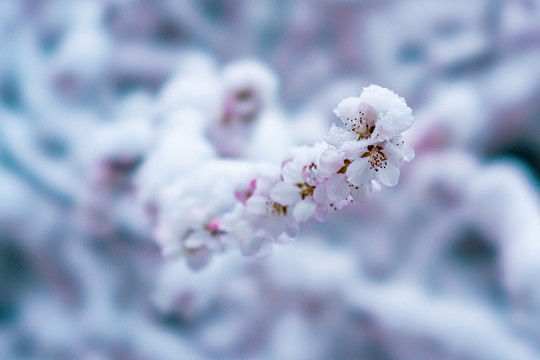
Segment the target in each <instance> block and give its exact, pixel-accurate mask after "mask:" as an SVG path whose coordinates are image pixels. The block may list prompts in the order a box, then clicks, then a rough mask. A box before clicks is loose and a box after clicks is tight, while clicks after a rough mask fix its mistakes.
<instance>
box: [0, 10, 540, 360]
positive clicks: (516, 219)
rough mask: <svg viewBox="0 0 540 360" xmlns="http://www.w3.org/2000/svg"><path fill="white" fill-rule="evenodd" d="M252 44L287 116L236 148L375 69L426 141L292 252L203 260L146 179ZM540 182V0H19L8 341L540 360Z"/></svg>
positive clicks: (122, 355)
mask: <svg viewBox="0 0 540 360" xmlns="http://www.w3.org/2000/svg"><path fill="white" fill-rule="evenodd" d="M243 58H250V59H256V60H258V61H260V62H262V63H263V64H265V65H266V66H267V67H268V68H269V69H270V71H272V72H274V73H275V76H276V77H277V79H278V80H279V87H278V91H277V95H276V98H275V99H274V100H275V101H274V102H273V103H272V104H273V105H272V107H273V109H274V110H273V113H274V114H278V115H275V116H273V117H270V118H276V119H277V120H275V121H276V122H278V123H279V124H280V126H281V127H278V128H279V129H281V130H280V131H277V132H267V133H265V134H266V135H268V136H267V137H269V139H267V141H268V142H267V143H262V142H261V143H259V142H258V141H255V144H254V145H253V144H252V145H250V146H251V148H252V149H254V150H253V151H251V152H249V154H243V155H242V154H240V155H238V154H236V155H235V156H236V157H240V158H250V159H252V160H266V161H274V158H273V157H275V156H276V154H281V153H282V152H283V151H285V150H286V147H288V146H292V145H299V144H312V143H314V142H316V141H320V140H322V139H323V137H324V134H325V133H326V132H327V130H328V128H329V127H330V125H331V124H332V122H334V121H335V120H336V118H335V116H334V115H333V114H332V110H333V108H334V107H335V106H336V105H337V103H338V102H339V101H340V100H341V99H343V98H345V97H348V96H358V95H359V94H360V92H361V90H362V88H363V87H364V86H367V85H369V84H371V83H374V84H378V85H381V86H384V87H388V88H390V89H392V90H394V91H395V92H397V93H398V94H399V95H401V96H403V97H404V98H405V99H406V100H407V103H408V105H409V106H410V107H411V108H412V109H413V114H414V115H415V116H416V122H415V124H414V125H413V128H411V129H410V130H409V131H408V132H407V134H406V139H407V140H408V141H409V142H410V143H411V145H412V146H413V147H414V148H415V150H416V158H415V159H414V160H413V161H412V162H411V163H408V164H406V165H405V166H404V167H403V168H402V175H401V179H400V183H399V184H398V185H397V186H396V187H395V188H391V189H389V188H385V189H383V190H382V191H381V192H379V193H376V194H374V196H373V198H372V199H371V200H370V201H368V202H367V203H365V204H353V205H351V206H350V207H348V208H346V209H344V210H343V211H341V212H338V213H335V214H332V215H331V216H329V218H328V219H327V220H326V221H325V222H324V223H322V224H319V223H307V224H305V226H304V227H303V229H302V232H301V235H300V237H299V238H298V240H297V241H295V242H294V243H291V244H287V245H286V246H276V248H275V249H274V250H275V251H274V253H273V254H272V256H271V257H270V258H268V259H266V260H260V259H251V258H244V257H242V256H241V255H240V254H237V252H234V251H233V252H230V253H227V254H223V255H220V256H218V257H216V258H215V259H214V260H213V261H212V262H211V263H210V265H209V266H208V267H206V268H205V269H203V270H201V271H196V272H194V271H192V270H190V269H189V268H188V267H186V264H185V262H184V261H183V260H181V259H180V260H175V259H166V258H164V257H162V255H161V254H160V249H159V247H158V246H157V245H156V244H155V243H154V241H153V239H152V231H151V226H150V225H149V221H148V220H147V219H146V218H145V217H144V216H143V215H141V213H143V211H140V212H139V211H138V209H139V207H140V206H139V205H140V201H139V197H138V196H139V193H138V191H139V190H140V188H139V187H138V185H137V184H139V182H138V180H137V179H138V178H139V177H140V176H141V175H140V174H141V171H140V167H141V164H143V165H142V166H144V162H145V161H146V160H145V159H146V156H147V154H148V153H149V151H151V149H152V148H153V147H154V148H155V147H156V144H159V143H160V140H159V139H160V136H161V135H162V134H163V133H167V131H169V130H168V128H166V127H165V128H164V125H163V122H160V120H159V119H161V118H163V116H164V114H166V113H168V112H170V108H171V106H172V107H175V106H177V105H178V104H180V103H182V102H183V101H187V100H185V99H189V101H190V102H191V103H197V104H199V103H204V102H205V100H207V98H210V97H211V96H212V92H213V91H214V90H213V89H214V88H217V87H219V86H220V85H219V84H218V82H219V80H216V79H217V78H215V77H213V76H214V75H209V74H214V73H219V72H220V71H221V70H220V69H222V68H223V67H225V66H227V64H229V63H230V62H234V61H237V60H240V59H243ZM186 79H189V81H187V80H186ZM184 80H185V81H184ZM175 84H180V85H175ZM182 84H183V85H182ZM196 120H197V119H195V120H193V121H196ZM265 121H269V120H265ZM171 131H172V130H171ZM175 131H179V132H180V133H182V131H184V130H183V128H179V129H176V130H175ZM261 131H263V130H261ZM157 133H159V134H161V135H155V134H157ZM170 134H174V131H172V132H170ZM214 136H217V137H218V138H219V136H220V135H219V134H217V135H215V134H214ZM284 138H286V140H284ZM212 139H213V138H210V139H209V140H208V143H209V144H212V141H214V142H216V140H215V139H214V140H212ZM236 140H238V139H236ZM238 141H240V140H238ZM173 142H174V138H173ZM268 144H275V145H268ZM214 145H216V144H214ZM257 145H258V146H257ZM179 146H180V147H181V144H180V145H179ZM216 146H217V147H218V148H219V145H216ZM251 148H250V149H251ZM184 150H185V149H184ZM190 155H191V154H189V152H178V153H174V152H173V153H172V154H171V156H172V158H173V161H174V159H175V157H177V158H178V159H180V160H179V161H181V159H182V158H183V157H188V156H190ZM278 163H279V162H278ZM165 165H166V164H165ZM165 165H164V166H165ZM152 169H153V170H152ZM154 170H155V171H156V172H158V173H159V172H160V168H159V167H158V168H157V169H155V168H150V170H147V172H148V171H154ZM163 171H165V169H163ZM143 173H144V172H143ZM539 177H540V1H536V0H474V1H471V0H446V1H445V0H437V1H434V0H401V1H400V0H393V1H392V0H381V1H371V0H358V1H353V0H337V1H330V0H313V1H281V0H257V1H248V0H228V1H211V0H200V1H195V0H183V1H174V0H153V1H150V0H148V1H145V0H140V1H136V0H96V1H89V0H78V1H67V0H66V1H62V0H0V358H2V359H92V360H93V359H122V360H124V359H137V360H143V359H144V360H146V359H189V360H193V359H280V360H287V359H291V360H297V359H298V360H300V359H306V360H314V359H333V360H337V359H366V360H368V359H369V360H393V359H396V360H422V359H463V360H465V359H467V360H477V359H478V360H480V359H486V360H488V359H489V360H491V359H497V360H499V359H500V360H510V359H511V360H528V359H540V202H539V189H540V182H539ZM104 179H105V180H104ZM145 211H146V212H147V213H148V212H150V213H151V212H152V209H151V208H150V209H148V208H147V209H145Z"/></svg>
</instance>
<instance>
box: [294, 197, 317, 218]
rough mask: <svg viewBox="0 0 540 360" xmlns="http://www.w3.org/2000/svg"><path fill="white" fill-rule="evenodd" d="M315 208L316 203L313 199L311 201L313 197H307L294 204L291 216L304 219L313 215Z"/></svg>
mask: <svg viewBox="0 0 540 360" xmlns="http://www.w3.org/2000/svg"><path fill="white" fill-rule="evenodd" d="M316 208H317V204H315V201H313V199H311V198H307V199H305V200H302V201H299V202H298V203H297V204H296V205H295V206H294V210H293V216H294V218H295V219H296V220H297V221H300V222H302V221H306V220H307V219H309V218H310V217H311V216H312V215H313V213H314V212H315V209H316Z"/></svg>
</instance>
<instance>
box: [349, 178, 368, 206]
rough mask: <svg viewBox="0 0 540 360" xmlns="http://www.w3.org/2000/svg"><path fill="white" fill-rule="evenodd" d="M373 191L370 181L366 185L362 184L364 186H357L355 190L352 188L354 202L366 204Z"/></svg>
mask: <svg viewBox="0 0 540 360" xmlns="http://www.w3.org/2000/svg"><path fill="white" fill-rule="evenodd" d="M371 190H372V186H371V181H370V182H368V183H366V184H362V185H359V186H355V187H354V188H352V189H351V196H352V198H353V200H354V201H360V202H364V201H366V200H367V199H368V198H369V196H370V195H371Z"/></svg>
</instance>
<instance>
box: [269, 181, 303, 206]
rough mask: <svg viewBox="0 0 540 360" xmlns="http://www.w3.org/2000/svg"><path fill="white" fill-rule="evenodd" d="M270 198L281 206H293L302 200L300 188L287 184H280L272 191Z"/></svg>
mask: <svg viewBox="0 0 540 360" xmlns="http://www.w3.org/2000/svg"><path fill="white" fill-rule="evenodd" d="M270 198H271V199H272V200H274V201H275V202H277V203H279V204H281V205H287V206H288V205H293V204H296V203H297V202H298V201H299V200H300V199H301V194H300V189H299V188H298V186H296V185H293V184H289V183H286V182H283V181H281V182H278V183H277V184H276V185H275V186H274V187H273V188H272V190H271V191H270Z"/></svg>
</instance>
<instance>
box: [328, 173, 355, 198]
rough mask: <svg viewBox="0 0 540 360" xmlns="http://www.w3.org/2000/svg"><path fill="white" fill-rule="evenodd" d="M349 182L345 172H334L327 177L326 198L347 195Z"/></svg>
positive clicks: (344, 196)
mask: <svg viewBox="0 0 540 360" xmlns="http://www.w3.org/2000/svg"><path fill="white" fill-rule="evenodd" d="M349 192H350V189H349V184H348V182H347V176H346V175H345V174H336V175H334V176H331V177H330V179H328V189H327V194H328V199H330V200H332V201H333V200H340V199H345V198H346V197H347V196H349Z"/></svg>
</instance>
